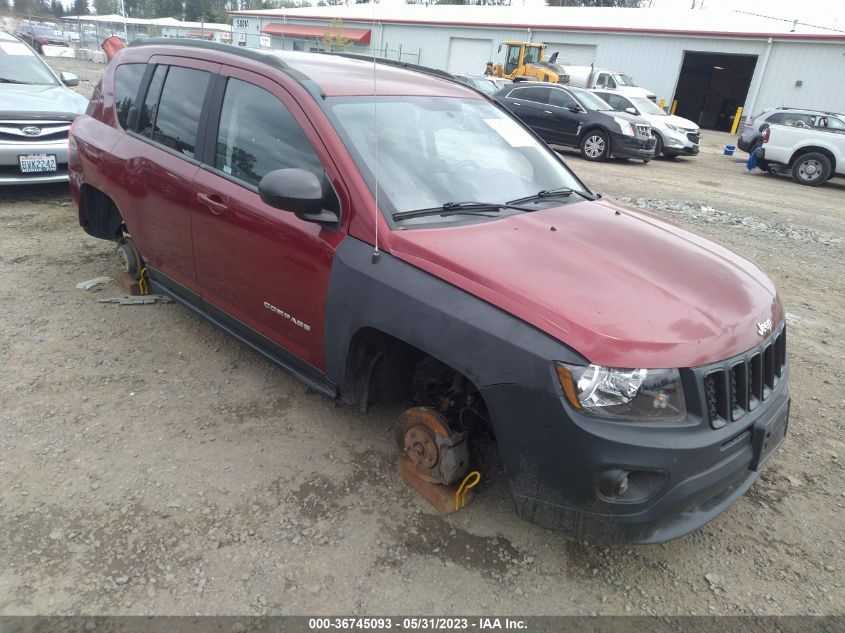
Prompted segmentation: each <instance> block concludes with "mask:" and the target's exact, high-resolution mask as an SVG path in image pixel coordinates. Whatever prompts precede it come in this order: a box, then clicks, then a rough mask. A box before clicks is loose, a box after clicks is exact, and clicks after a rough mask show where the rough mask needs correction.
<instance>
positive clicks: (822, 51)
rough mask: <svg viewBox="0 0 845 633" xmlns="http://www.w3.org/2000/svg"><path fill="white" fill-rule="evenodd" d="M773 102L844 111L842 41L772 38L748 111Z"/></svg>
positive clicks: (844, 47) (844, 46)
mask: <svg viewBox="0 0 845 633" xmlns="http://www.w3.org/2000/svg"><path fill="white" fill-rule="evenodd" d="M799 81H800V82H801V84H802V85H800V86H797V85H796V82H799ZM776 106H793V107H798V108H813V109H819V110H832V111H834V112H845V45H842V44H814V43H810V42H783V41H781V42H778V41H776V42H774V43H773V44H772V51H771V54H770V55H769V61H768V64H767V66H766V74H765V81H764V82H763V83H762V84H761V86H760V93H759V95H758V97H757V102H756V103H755V104H754V111H753V112H752V114H756V113H757V112H760V111H761V110H763V109H764V108H767V107H776Z"/></svg>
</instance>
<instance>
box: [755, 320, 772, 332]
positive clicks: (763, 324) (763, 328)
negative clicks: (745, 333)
mask: <svg viewBox="0 0 845 633" xmlns="http://www.w3.org/2000/svg"><path fill="white" fill-rule="evenodd" d="M771 331H772V320H771V319H766V320H765V321H760V322H759V323H758V324H757V334H759V335H760V336H766V334H768V333H769V332H771Z"/></svg>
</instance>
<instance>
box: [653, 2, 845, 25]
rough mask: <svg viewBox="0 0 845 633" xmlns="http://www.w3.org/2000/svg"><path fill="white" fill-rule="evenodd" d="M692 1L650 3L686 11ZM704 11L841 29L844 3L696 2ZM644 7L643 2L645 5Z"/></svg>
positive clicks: (844, 10) (844, 19) (844, 15)
mask: <svg viewBox="0 0 845 633" xmlns="http://www.w3.org/2000/svg"><path fill="white" fill-rule="evenodd" d="M692 1H693V0H652V3H651V4H652V6H653V7H654V8H661V9H664V8H666V9H668V8H677V9H689V8H690V7H691V6H692ZM702 2H703V4H704V8H705V9H737V10H739V11H748V12H750V13H759V14H762V15H771V16H776V17H780V18H786V19H789V20H794V19H798V20H801V21H802V22H812V23H814V24H818V25H819V26H836V28H845V2H842V0H765V1H763V2H761V1H760V0H696V2H695V3H696V6H700V5H701V4H702ZM646 4H647V2H646Z"/></svg>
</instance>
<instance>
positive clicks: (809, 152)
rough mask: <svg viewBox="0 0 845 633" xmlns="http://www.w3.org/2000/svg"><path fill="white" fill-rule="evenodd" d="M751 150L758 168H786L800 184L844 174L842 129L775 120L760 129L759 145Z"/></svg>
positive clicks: (813, 183) (844, 136) (844, 131)
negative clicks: (760, 141)
mask: <svg viewBox="0 0 845 633" xmlns="http://www.w3.org/2000/svg"><path fill="white" fill-rule="evenodd" d="M754 151H755V153H756V154H757V159H758V165H759V167H760V168H761V169H765V170H767V171H774V172H775V173H783V172H785V171H788V173H789V174H790V175H791V176H792V179H793V180H794V181H795V182H797V183H798V184H800V185H809V186H810V187H818V186H819V185H823V184H824V183H825V182H827V181H828V180H830V179H831V178H833V177H834V176H845V129H841V130H840V129H833V128H831V127H810V126H807V125H782V124H779V123H775V124H774V125H771V126H769V127H767V128H766V129H765V130H763V145H762V146H760V147H758V148H757V149H755V150H754Z"/></svg>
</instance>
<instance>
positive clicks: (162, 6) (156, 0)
mask: <svg viewBox="0 0 845 633" xmlns="http://www.w3.org/2000/svg"><path fill="white" fill-rule="evenodd" d="M183 12H184V8H183V7H182V0H152V14H153V17H156V18H181V17H182V14H183Z"/></svg>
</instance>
